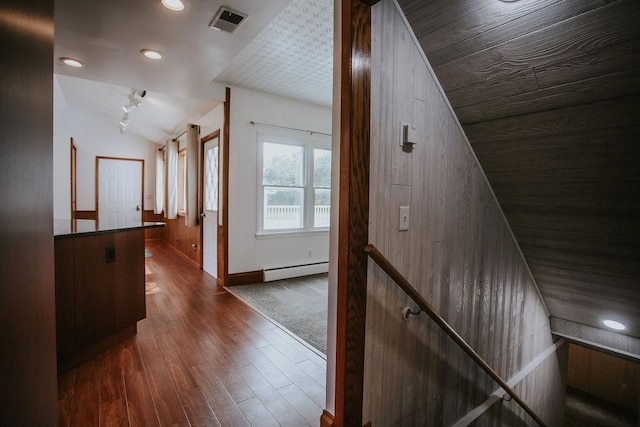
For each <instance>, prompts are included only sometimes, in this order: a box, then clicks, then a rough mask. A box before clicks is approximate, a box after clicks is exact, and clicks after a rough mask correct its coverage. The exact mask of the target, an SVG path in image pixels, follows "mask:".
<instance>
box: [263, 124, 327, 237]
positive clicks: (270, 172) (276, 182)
mask: <svg viewBox="0 0 640 427" xmlns="http://www.w3.org/2000/svg"><path fill="white" fill-rule="evenodd" d="M258 143H259V153H260V155H259V156H258V157H259V169H258V170H259V173H260V176H259V179H258V181H259V184H258V187H259V188H258V199H259V200H258V234H269V233H284V232H311V231H323V230H328V228H329V212H330V208H331V149H330V145H329V143H330V142H329V138H323V139H321V138H320V136H318V137H317V138H312V139H301V138H295V137H291V136H282V135H272V134H263V133H259V134H258Z"/></svg>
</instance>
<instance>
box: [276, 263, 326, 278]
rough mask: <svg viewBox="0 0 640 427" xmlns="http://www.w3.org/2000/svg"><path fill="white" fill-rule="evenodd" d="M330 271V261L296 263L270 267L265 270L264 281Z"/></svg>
mask: <svg viewBox="0 0 640 427" xmlns="http://www.w3.org/2000/svg"><path fill="white" fill-rule="evenodd" d="M328 271H329V263H328V262H318V263H314V264H304V265H294V266H291V267H280V268H270V269H268V270H264V281H265V282H273V281H274V280H282V279H290V278H292V277H300V276H309V275H311V274H320V273H326V272H328Z"/></svg>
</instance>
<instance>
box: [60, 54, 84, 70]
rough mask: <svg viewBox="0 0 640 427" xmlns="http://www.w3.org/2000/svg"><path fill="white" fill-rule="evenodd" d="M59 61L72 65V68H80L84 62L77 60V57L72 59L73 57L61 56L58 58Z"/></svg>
mask: <svg viewBox="0 0 640 427" xmlns="http://www.w3.org/2000/svg"><path fill="white" fill-rule="evenodd" d="M60 62H62V63H63V64H64V65H68V66H69V67H73V68H82V67H84V64H83V63H82V62H80V61H78V60H77V59H73V58H65V57H62V58H60Z"/></svg>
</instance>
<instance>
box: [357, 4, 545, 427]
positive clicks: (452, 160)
mask: <svg viewBox="0 0 640 427" xmlns="http://www.w3.org/2000/svg"><path fill="white" fill-rule="evenodd" d="M390 3H391V2H383V3H381V5H380V6H378V7H377V8H374V11H375V12H374V18H373V22H374V23H376V22H378V21H377V20H378V19H379V20H380V21H381V22H384V23H388V22H393V23H394V24H393V25H396V26H401V27H402V28H403V29H404V22H403V21H402V19H398V18H399V15H394V14H396V11H395V10H394V9H393V7H389V4H390ZM377 13H379V14H380V15H378V16H377V17H376V14H377ZM390 15H391V16H390ZM392 16H393V17H392ZM374 28H378V29H379V30H380V31H382V28H383V24H380V25H378V26H376V27H374ZM398 31H399V29H398V28H397V27H396V28H395V30H394V33H397V32H398ZM399 40H400V43H402V41H401V40H403V38H399ZM395 42H398V40H396V41H395ZM376 43H379V45H376ZM389 45H391V47H389ZM384 49H395V45H393V44H391V43H388V39H387V41H386V42H385V40H384V39H383V38H382V37H376V36H374V45H373V49H372V50H373V53H374V55H377V54H379V55H381V58H385V56H384V51H385V50H384ZM414 55H415V51H414ZM417 56H419V55H417ZM394 59H395V58H394ZM380 61H381V66H380V74H378V73H377V72H375V73H374V74H373V77H374V78H379V82H384V81H385V79H388V78H389V76H390V74H393V75H394V79H395V78H397V77H395V76H396V75H397V74H396V73H397V72H398V68H400V69H402V67H399V66H397V65H396V66H395V67H385V66H384V62H382V61H383V60H382V59H381V60H380ZM420 61H422V58H421V57H420ZM395 62H396V64H398V61H395ZM375 63H376V59H375V56H374V64H375ZM407 68H411V67H407ZM425 70H426V66H425ZM411 72H412V73H413V74H414V76H416V75H422V76H423V77H425V73H424V71H420V65H419V64H418V62H417V61H416V62H415V63H414V66H413V70H411ZM414 78H415V77H414ZM378 85H379V83H377V82H375V81H374V87H375V88H377V87H380V86H378ZM387 87H388V86H387ZM431 88H435V86H434V85H433V84H432V83H430V82H428V83H427V84H424V83H423V82H420V83H414V89H413V91H414V92H415V93H411V92H410V93H408V94H404V93H402V90H403V89H402V86H400V87H396V86H394V88H393V91H394V92H393V93H392V94H391V95H390V99H391V100H393V101H392V102H393V104H394V105H400V106H401V108H406V104H407V103H408V100H412V99H413V101H412V102H411V105H413V106H414V111H413V120H414V121H415V123H416V124H418V125H419V128H421V127H422V126H423V125H424V128H423V129H424V130H423V132H424V134H425V135H426V137H425V141H424V142H423V144H424V145H422V146H418V147H416V149H415V150H414V152H413V154H412V163H413V165H412V166H413V167H412V168H411V175H410V177H411V181H410V184H411V186H410V187H409V186H398V185H393V182H394V181H393V178H392V177H391V176H388V175H387V178H386V179H387V181H386V182H385V178H384V177H385V174H388V173H389V169H391V168H392V167H393V166H392V165H389V164H388V162H387V163H385V162H384V160H383V159H384V158H383V157H382V156H383V153H385V152H387V151H385V147H387V146H388V145H390V143H389V142H388V140H387V139H385V138H384V129H385V125H384V123H388V120H389V117H388V114H387V115H385V107H386V105H385V104H388V102H384V101H383V99H384V98H383V96H384V95H385V94H387V93H388V92H385V89H384V87H380V89H379V90H380V92H375V91H374V93H375V96H380V98H374V100H376V99H379V101H378V102H375V103H373V104H372V106H373V110H372V117H378V115H380V116H379V121H378V123H377V124H376V123H374V126H377V127H375V129H376V132H375V133H373V134H372V144H373V146H372V175H371V179H372V183H376V184H375V185H376V187H378V189H377V191H376V194H375V195H374V194H373V189H372V196H371V197H372V199H371V200H372V205H371V217H372V218H373V219H372V221H371V223H370V226H371V236H372V237H371V238H372V242H374V243H376V240H373V239H374V236H376V237H375V239H377V241H378V242H380V243H377V244H379V245H385V241H386V242H388V244H389V246H388V247H387V249H386V251H387V254H388V256H389V257H392V258H393V260H392V262H393V263H395V264H396V265H398V267H399V268H400V269H406V273H405V274H406V275H407V276H408V277H411V278H412V280H415V281H417V282H418V283H416V285H417V286H418V287H419V288H420V289H421V291H422V292H424V293H425V294H426V295H429V296H430V298H431V299H432V300H433V301H434V305H436V306H439V308H440V311H441V312H442V314H444V315H445V317H446V318H448V319H449V320H450V321H451V322H452V323H455V324H456V325H457V327H458V328H459V330H460V331H461V333H462V334H463V336H466V337H467V339H469V340H470V341H472V342H473V343H474V344H475V345H476V346H479V345H484V344H485V343H486V341H490V342H491V343H492V344H491V346H490V348H486V349H485V351H487V352H488V353H489V355H488V358H489V359H490V360H495V361H497V362H498V364H499V365H500V366H501V369H502V370H503V371H511V370H512V369H515V366H516V365H518V367H520V365H519V360H520V358H519V356H518V355H519V352H520V351H521V350H520V349H521V347H519V346H517V345H514V346H511V345H510V343H509V339H512V338H514V337H520V336H521V337H522V338H521V339H523V340H524V339H527V338H530V337H531V336H533V335H534V334H533V332H531V331H530V330H528V331H527V332H526V333H520V331H518V332H516V331H514V328H515V327H522V328H526V327H531V325H537V330H542V331H543V332H544V329H543V327H544V326H545V325H546V327H547V334H548V325H547V324H546V318H545V315H544V309H543V307H542V304H540V303H538V304H537V305H536V304H531V308H530V311H531V312H533V311H535V310H537V311H540V312H541V313H542V314H543V315H542V316H540V315H538V316H531V318H530V319H528V320H530V322H524V321H522V322H515V324H516V325H519V326H515V325H510V323H511V322H512V317H515V316H518V315H520V314H521V312H522V310H521V309H520V307H521V306H522V303H523V301H524V300H525V299H538V298H539V297H538V295H537V293H536V291H535V290H533V291H532V292H528V293H527V294H526V295H525V292H524V288H525V287H528V288H532V283H531V281H530V278H529V276H528V275H527V274H523V273H524V272H526V269H525V268H524V267H518V263H522V260H521V258H520V256H519V253H518V251H517V249H516V247H515V244H514V243H513V240H512V238H511V235H510V233H509V230H508V228H507V227H506V225H504V224H502V227H498V226H497V225H498V224H500V223H502V221H503V219H502V217H501V215H500V214H499V210H498V209H497V207H495V205H493V206H494V208H493V215H488V213H487V207H486V203H489V204H493V203H495V202H494V200H493V198H491V197H488V196H489V195H490V193H489V192H488V188H487V187H486V184H485V182H484V180H483V179H482V175H481V172H480V170H479V169H478V167H477V166H476V165H475V163H474V160H473V157H472V154H471V153H470V152H469V149H468V146H467V145H466V143H465V141H464V139H463V136H462V135H461V134H460V132H459V129H458V127H457V125H456V123H455V121H454V120H455V119H454V118H453V117H452V116H451V114H450V112H449V110H448V109H447V108H446V106H445V105H443V104H444V102H443V100H442V98H441V97H440V96H438V94H437V93H434V92H432V90H433V89H431ZM387 96H389V95H387ZM419 97H423V98H425V101H426V102H424V103H423V102H422V101H421V100H420V98H419ZM407 98H408V99H407ZM395 108H398V107H395ZM419 115H426V117H424V116H423V118H420V117H419ZM393 121H395V120H393ZM392 133H393V132H392ZM391 139H393V136H392V137H391ZM420 150H422V151H420ZM374 165H375V166H374ZM378 167H386V168H387V170H379V169H378ZM372 185H373V184H372ZM407 190H410V193H409V195H410V198H411V199H410V200H411V203H410V205H411V214H412V221H411V231H410V236H409V242H408V246H403V245H402V243H401V240H398V238H400V239H402V237H398V236H401V235H402V233H401V232H398V231H396V221H397V209H398V207H397V205H398V204H399V203H402V201H401V199H402V198H403V197H405V196H403V194H402V193H403V191H407ZM386 192H390V194H391V195H390V198H389V199H388V201H387V203H388V211H389V213H388V214H386V215H387V216H386V217H385V222H384V223H382V222H381V221H380V219H381V218H383V216H382V215H383V214H382V213H381V212H382V211H381V210H380V208H379V204H380V203H383V201H384V200H385V198H384V196H383V195H384V194H387V193H386ZM487 215H488V218H489V219H491V218H493V220H494V221H495V223H496V232H497V234H496V235H495V236H487V235H486V234H485V233H488V232H489V230H487V229H486V228H485V226H483V224H484V223H485V221H486V220H485V217H486V216H487ZM385 235H386V236H387V237H386V239H385V238H383V236H385ZM492 241H495V242H496V251H495V256H496V262H495V263H494V265H493V266H486V267H485V264H486V259H485V255H486V254H485V252H484V248H485V246H486V245H487V244H489V242H492ZM497 242H500V243H497ZM398 245H400V246H398ZM394 247H397V249H394ZM402 248H405V249H402ZM406 250H408V252H409V256H408V257H404V256H403V253H404V251H406ZM498 251H499V253H498ZM407 258H408V259H409V260H410V262H408V263H407ZM498 263H499V264H500V265H501V267H498V266H497V265H498ZM426 265H427V266H430V267H429V268H427V267H425V266H426ZM373 270H374V271H373V272H370V274H369V281H370V288H369V301H370V302H372V301H373V303H372V305H376V304H380V303H383V304H385V305H384V307H382V309H380V308H379V307H375V308H377V311H376V313H377V314H376V315H375V316H374V315H373V314H371V315H370V317H369V321H368V323H367V340H368V341H367V342H368V343H372V344H371V345H368V346H367V351H373V350H374V349H375V348H382V349H383V350H382V353H376V354H380V356H379V357H375V356H373V357H370V358H367V363H368V364H372V365H373V366H367V373H368V376H369V380H368V385H369V390H368V394H367V396H368V398H369V399H370V402H369V403H368V405H367V407H368V408H369V410H368V415H369V416H370V419H371V421H372V422H373V424H376V423H381V424H383V425H386V424H393V423H398V422H405V423H418V424H420V423H422V424H426V425H441V424H448V423H451V422H454V421H455V420H456V419H457V417H458V416H460V415H461V414H463V413H464V412H465V411H467V410H468V409H469V408H470V407H471V406H472V405H473V404H474V403H475V400H477V399H480V398H484V397H486V395H485V390H487V391H493V390H494V389H495V385H494V384H487V382H486V381H485V377H484V376H483V375H482V374H480V373H479V372H478V370H477V368H476V367H475V366H474V365H473V364H472V363H470V361H469V360H468V359H467V357H466V355H463V354H461V352H460V350H459V349H458V348H457V346H455V345H454V344H453V343H450V342H448V339H447V337H446V336H445V335H443V334H442V333H441V332H439V330H437V329H434V327H433V325H432V324H431V323H430V322H429V321H425V319H422V318H420V317H418V318H415V319H412V320H411V321H409V322H406V323H405V325H404V327H403V325H402V321H398V320H397V314H396V312H397V311H398V310H399V309H401V305H402V304H399V302H400V301H401V300H402V297H403V296H402V295H401V294H400V295H396V292H395V291H394V290H393V285H391V284H389V283H385V281H384V278H383V277H379V275H378V274H377V273H376V272H375V268H373ZM427 270H431V271H427ZM494 272H495V273H494ZM487 275H490V276H493V277H492V278H491V279H490V281H489V282H488V288H487V289H486V291H487V292H486V294H487V295H486V297H485V296H484V295H482V293H483V291H485V288H484V286H481V277H486V276H487ZM496 278H497V279H498V284H499V286H496V282H495V279H496ZM520 280H521V281H523V282H524V284H523V285H522V289H523V290H522V291H520V290H519V289H520V288H519V287H518V286H517V285H512V282H514V281H520ZM382 286H386V287H387V292H386V295H385V296H384V297H380V296H378V295H377V294H376V293H379V289H380V287H382ZM389 287H391V288H389ZM483 303H484V307H485V308H484V309H483V308H482V304H483ZM505 307H506V311H504V310H505ZM370 308H371V309H374V307H370ZM487 312H488V315H487V314H484V313H487ZM489 321H491V322H493V324H494V328H495V329H494V330H495V331H498V333H494V334H491V335H490V337H488V338H490V339H487V340H484V341H482V340H481V337H480V336H479V334H478V330H477V326H478V324H480V323H483V322H484V324H488V322H489ZM412 322H413V323H414V324H411V323H412ZM418 322H420V323H421V326H417V323H418ZM503 329H506V331H505V332H504V333H502V331H503ZM485 330H487V328H485ZM403 337H404V339H405V342H404V343H403V344H402V345H401V346H398V344H397V343H396V340H398V339H401V338H403ZM380 341H382V344H381V343H380ZM548 341H550V338H548ZM481 342H482V344H481ZM374 343H375V344H374ZM543 344H544V341H543V340H539V339H538V340H535V342H534V343H533V344H532V345H530V347H529V348H528V351H530V352H531V353H532V356H533V357H535V355H536V354H533V353H535V352H536V351H540V350H541V348H542V345H543ZM508 352H513V353H514V355H508V354H504V355H503V354H502V353H508ZM530 357H531V356H530ZM397 364H400V365H403V366H402V368H401V369H398V368H397V367H396V366H395V365H397ZM394 371H395V372H394ZM416 372H418V373H421V374H419V375H418V377H422V378H420V379H416V377H415V373H416ZM478 383H480V384H478ZM380 386H382V387H383V388H382V389H379V388H378V387H380ZM387 388H388V389H389V392H388V394H387V393H385V392H384V390H385V389H387ZM397 390H399V393H398V391H397ZM392 395H395V399H396V401H395V402H393V403H392V402H390V400H393V399H391V397H390V398H386V397H385V396H392ZM412 395H413V396H412ZM534 395H535V393H531V395H530V397H533V396H534ZM380 396H382V397H380ZM416 396H421V398H417V397H416ZM379 405H382V408H380V407H379Z"/></svg>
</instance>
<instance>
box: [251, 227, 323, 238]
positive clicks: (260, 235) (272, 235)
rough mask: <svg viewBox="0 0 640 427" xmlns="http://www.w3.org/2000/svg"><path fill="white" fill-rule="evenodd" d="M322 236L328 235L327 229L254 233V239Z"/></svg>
mask: <svg viewBox="0 0 640 427" xmlns="http://www.w3.org/2000/svg"><path fill="white" fill-rule="evenodd" d="M324 234H329V229H328V228H327V229H323V230H311V231H309V230H304V231H268V232H265V231H261V232H259V233H256V239H258V240H262V239H283V238H289V237H312V236H322V235H324Z"/></svg>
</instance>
